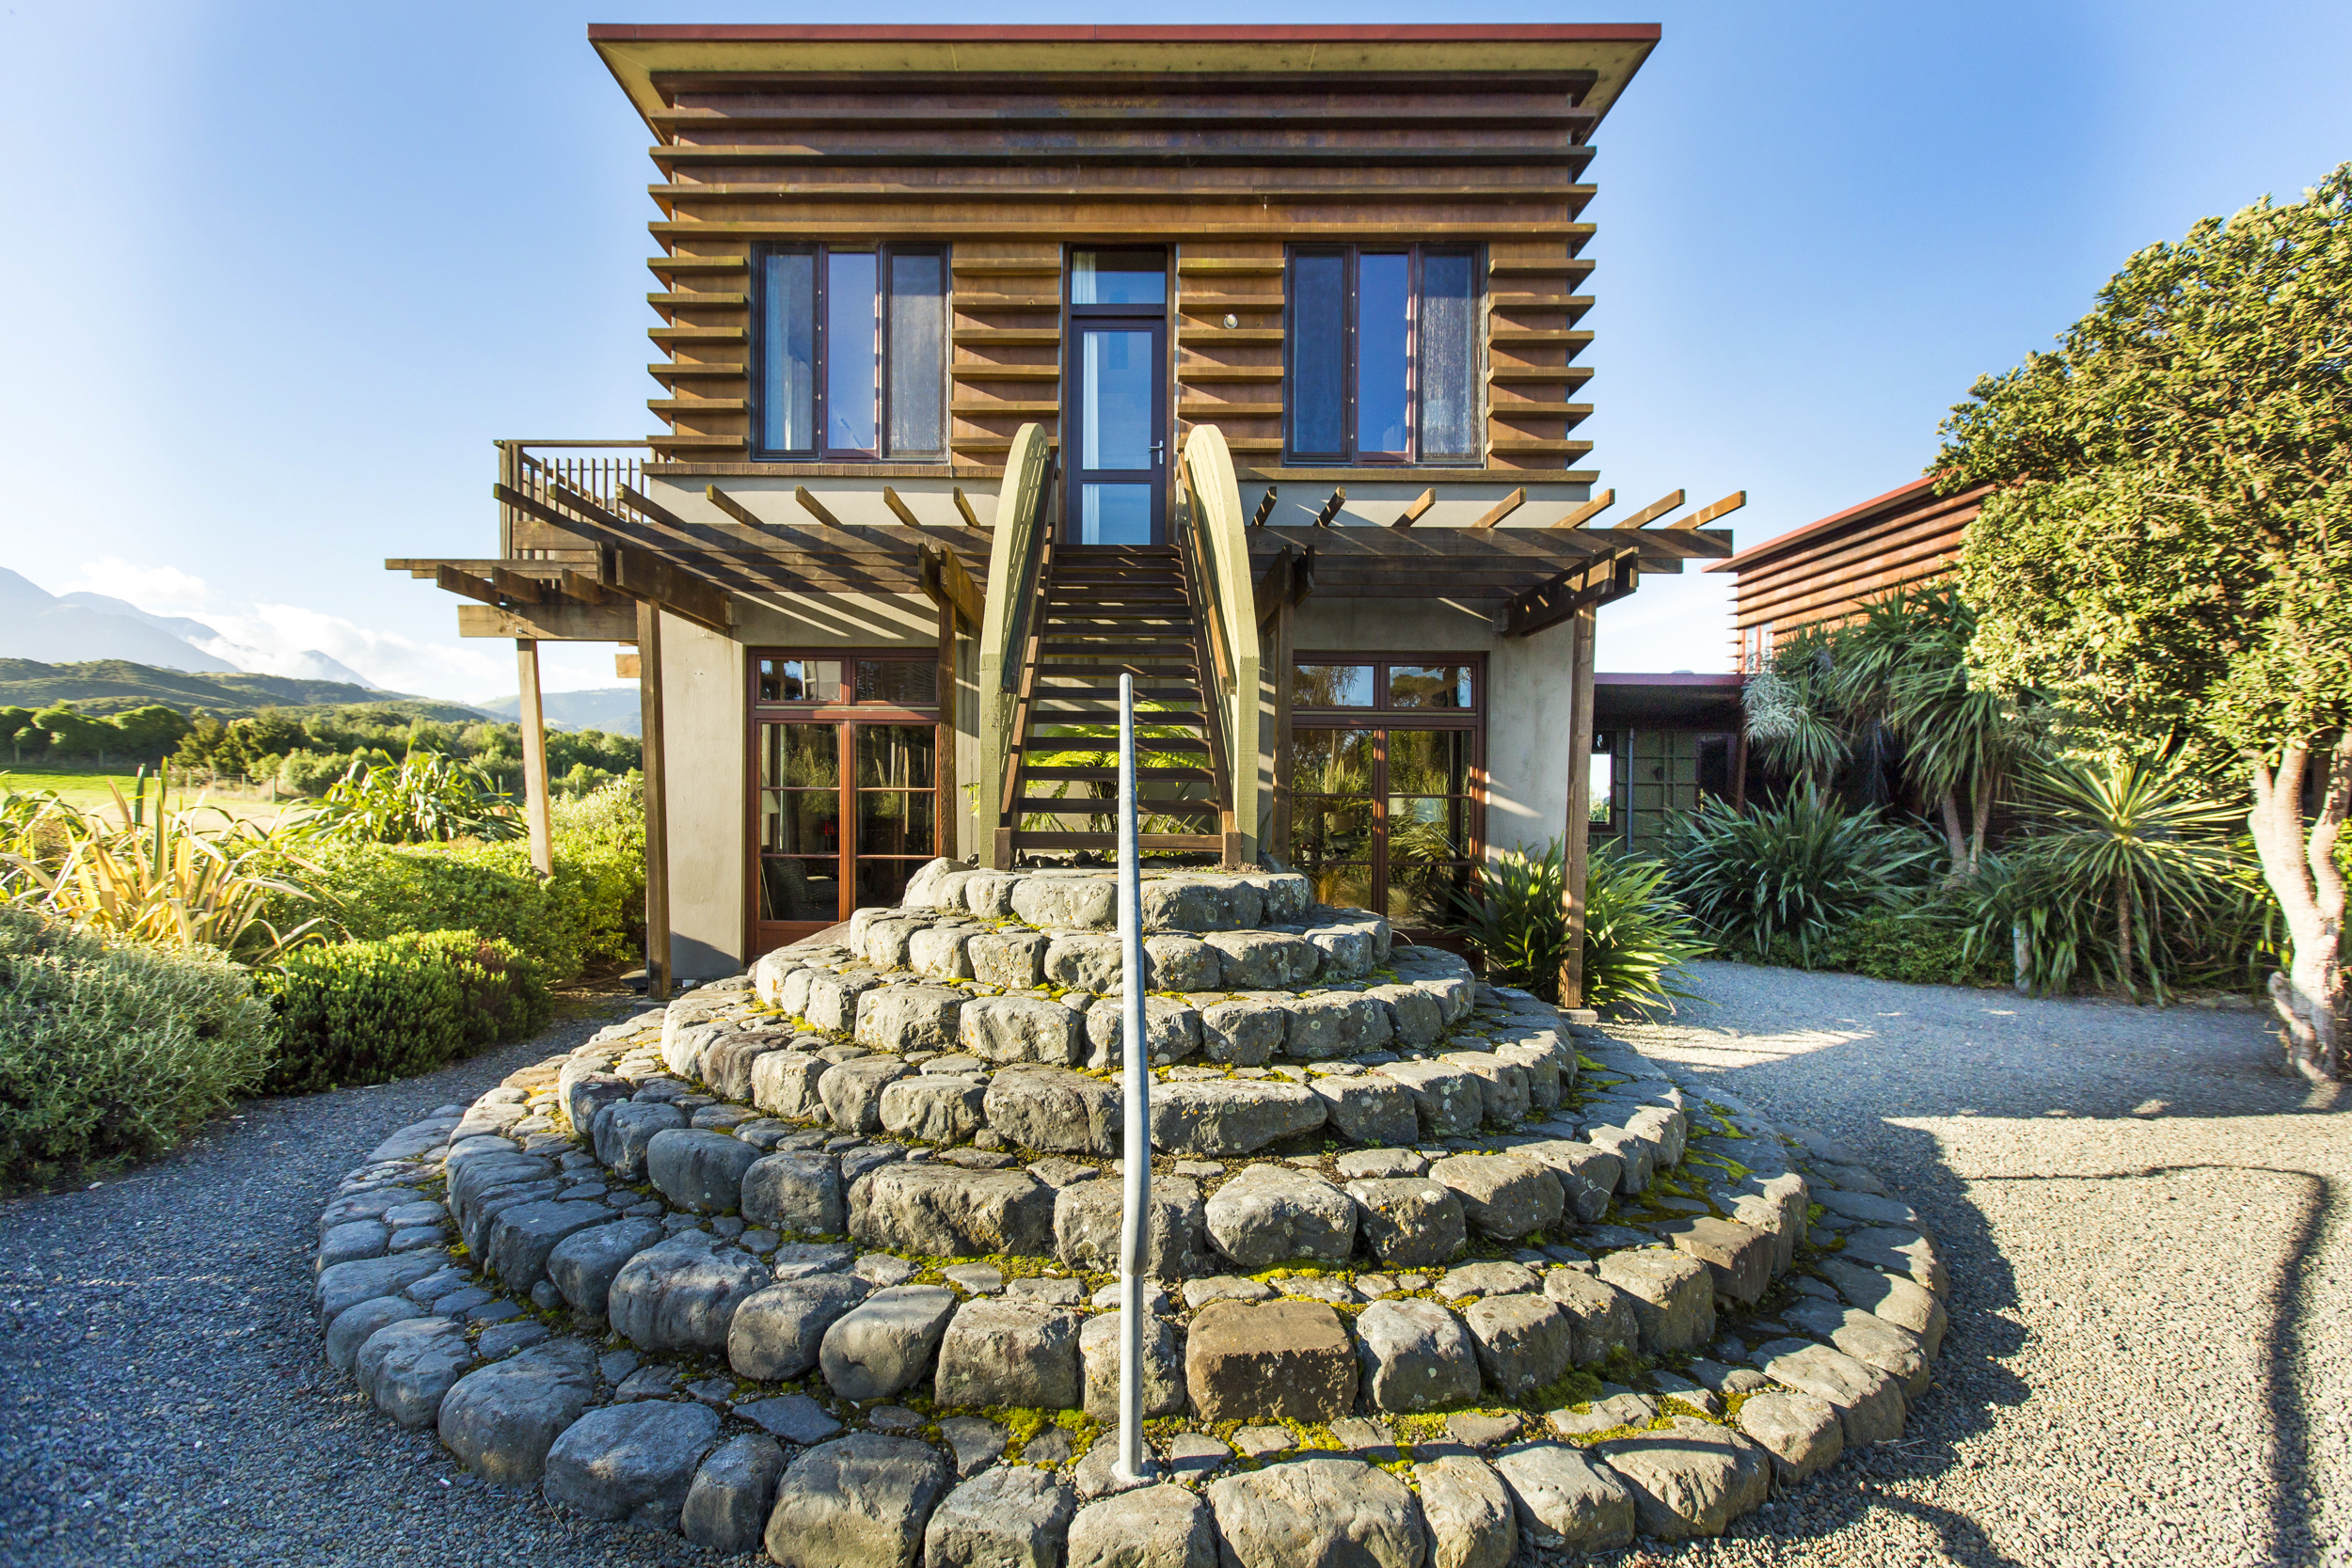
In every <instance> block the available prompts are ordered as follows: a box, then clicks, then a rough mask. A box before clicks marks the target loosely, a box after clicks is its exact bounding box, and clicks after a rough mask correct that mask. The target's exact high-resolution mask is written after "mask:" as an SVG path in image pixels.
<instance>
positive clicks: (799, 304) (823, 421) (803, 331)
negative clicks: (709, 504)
mask: <svg viewBox="0 0 2352 1568" xmlns="http://www.w3.org/2000/svg"><path fill="white" fill-rule="evenodd" d="M757 320H758V324H759V331H758V339H759V341H758V344H757V347H756V350H755V352H756V353H757V355H758V364H759V375H758V388H759V411H758V415H757V420H758V432H759V440H758V446H759V450H760V455H762V456H766V457H784V458H792V457H798V458H809V459H813V458H820V457H823V458H851V459H855V458H900V459H914V460H920V459H925V458H938V457H943V456H945V455H946V446H947V354H946V345H947V257H946V252H945V251H943V250H941V249H940V248H939V247H937V246H935V245H933V246H928V247H910V246H904V245H882V246H878V247H870V248H867V249H864V250H851V249H848V248H846V247H843V246H838V245H808V246H801V247H795V248H778V249H774V250H770V251H768V252H766V253H765V254H763V255H762V257H761V258H760V272H759V305H758V310H757Z"/></svg>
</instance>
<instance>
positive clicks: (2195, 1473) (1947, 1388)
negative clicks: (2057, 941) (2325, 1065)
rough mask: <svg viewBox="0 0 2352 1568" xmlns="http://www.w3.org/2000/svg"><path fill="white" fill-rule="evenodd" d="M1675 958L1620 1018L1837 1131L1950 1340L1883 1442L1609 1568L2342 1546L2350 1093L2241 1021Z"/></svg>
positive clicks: (2297, 1553) (2250, 1559)
mask: <svg viewBox="0 0 2352 1568" xmlns="http://www.w3.org/2000/svg"><path fill="white" fill-rule="evenodd" d="M1697 978H1698V984H1697V985H1696V986H1695V987H1693V988H1692V989H1694V990H1698V991H1700V992H1701V993H1702V994H1703V995H1704V996H1705V997H1706V1000H1705V1001H1704V1002H1700V1003H1697V1004H1686V1005H1685V1006H1684V1007H1683V1010H1682V1013H1681V1015H1680V1016H1679V1017H1678V1018H1677V1019H1675V1020H1673V1021H1672V1022H1670V1023H1668V1024H1666V1025H1663V1026H1658V1027H1650V1028H1633V1029H1627V1030H1624V1031H1623V1033H1624V1034H1625V1035H1626V1036H1627V1037H1629V1038H1630V1039H1631V1040H1632V1041H1633V1042H1634V1043H1635V1044H1637V1045H1639V1046H1640V1047H1641V1048H1642V1049H1643V1050H1645V1051H1646V1052H1648V1053H1650V1054H1651V1055H1653V1056H1655V1057H1659V1058H1661V1059H1671V1060H1674V1061H1677V1062H1682V1063H1686V1064H1688V1065H1690V1066H1692V1067H1693V1068H1697V1069H1702V1070H1704V1071H1707V1072H1710V1073H1720V1074H1722V1076H1723V1080H1724V1084H1725V1085H1727V1086H1728V1087H1730V1088H1731V1089H1732V1091H1733V1092H1734V1093H1737V1094H1739V1095H1741V1096H1743V1097H1745V1098H1747V1099H1750V1100H1753V1101H1756V1104H1757V1105H1759V1106H1760V1107H1762V1108H1763V1109H1764V1110H1765V1111H1767V1112H1768V1113H1769V1114H1771V1115H1772V1116H1774V1117H1779V1118H1781V1119H1783V1120H1784V1121H1786V1122H1793V1123H1797V1124H1801V1125H1804V1126H1809V1127H1813V1128H1815V1129H1817V1130H1819V1131H1820V1132H1828V1133H1831V1134H1833V1135H1835V1136H1836V1137H1839V1138H1842V1139H1844V1140H1845V1141H1846V1142H1848V1143H1850V1144H1851V1145H1852V1146H1853V1147H1854V1148H1855V1149H1856V1150H1857V1151H1858V1152H1859V1153H1861V1154H1862V1155H1863V1156H1864V1157H1865V1158H1866V1159H1867V1160H1868V1162H1869V1163H1870V1164H1872V1166H1873V1167H1874V1168H1875V1169H1876V1170H1877V1171H1878V1172H1879V1174H1880V1175H1881V1176H1882V1177H1883V1178H1884V1179H1885V1180H1886V1181H1887V1183H1888V1184H1889V1186H1890V1187H1892V1188H1895V1189H1897V1190H1898V1196H1902V1197H1904V1198H1905V1199H1907V1200H1908V1201H1909V1202H1910V1203H1912V1204H1913V1205H1914V1206H1915V1208H1917V1209H1918V1210H1919V1211H1920V1212H1921V1214H1922V1215H1923V1216H1924V1217H1925V1218H1926V1219H1927V1221H1928V1223H1929V1224H1930V1225H1931V1227H1933V1228H1934V1230H1935V1233H1936V1239H1937V1243H1938V1245H1939V1247H1940V1248H1941V1249H1942V1251H1943V1253H1944V1256H1945V1259H1946V1261H1947V1263H1948V1264H1949V1265H1950V1267H1951V1270H1952V1275H1953V1278H1954V1280H1955V1284H1954V1287H1953V1291H1952V1299H1951V1301H1950V1304H1949V1305H1950V1309H1951V1316H1952V1328H1951V1333H1950V1335H1949V1337H1948V1338H1946V1340H1945V1341H1944V1358H1943V1362H1942V1364H1941V1365H1940V1366H1939V1367H1938V1369H1937V1372H1936V1386H1935V1387H1934V1388H1933V1389H1932V1390H1931V1391H1930V1393H1929V1394H1928V1395H1927V1397H1926V1398H1925V1399H1923V1400H1921V1401H1920V1402H1917V1403H1915V1405H1914V1406H1913V1407H1912V1423H1911V1426H1910V1427H1909V1429H1908V1430H1907V1431H1906V1432H1905V1433H1904V1438H1903V1442H1902V1444H1901V1445H1900V1446H1896V1445H1887V1446H1884V1447H1882V1448H1879V1449H1872V1450H1869V1451H1868V1452H1867V1454H1866V1455H1864V1456H1863V1457H1862V1459H1861V1460H1860V1462H1859V1464H1858V1465H1857V1464H1856V1463H1855V1462H1853V1461H1851V1460H1850V1461H1849V1462H1848V1463H1847V1464H1846V1465H1843V1466H1841V1467H1840V1468H1839V1469H1838V1470H1836V1471H1835V1472H1833V1473H1832V1474H1831V1476H1829V1477H1828V1478H1826V1479H1827V1480H1828V1481H1830V1484H1829V1485H1828V1486H1826V1487H1821V1486H1816V1487H1814V1488H1811V1489H1803V1490H1800V1491H1799V1492H1797V1493H1796V1494H1795V1495H1794V1496H1793V1497H1789V1498H1787V1499H1784V1500H1782V1501H1779V1502H1777V1503H1775V1504H1774V1505H1773V1506H1772V1508H1771V1509H1770V1510H1768V1511H1767V1512H1765V1513H1760V1514H1757V1515H1755V1516H1753V1517H1751V1518H1750V1519H1748V1520H1746V1521H1743V1522H1742V1524H1741V1525H1740V1527H1739V1528H1738V1531H1737V1534H1736V1535H1735V1536H1734V1537H1731V1538H1726V1539H1725V1540H1724V1541H1721V1542H1716V1543H1710V1544H1703V1545H1696V1546H1690V1547H1684V1548H1681V1549H1679V1550H1677V1551H1676V1552H1674V1553H1671V1554H1661V1555H1660V1556H1658V1557H1656V1558H1649V1557H1644V1556H1643V1555H1642V1554H1639V1553H1635V1554H1631V1555H1630V1556H1629V1560H1632V1561H1649V1560H1668V1561H1674V1562H1677V1563H1693V1564H1695V1563H1710V1564H1712V1563H1725V1564H1729V1563H1740V1564H1750V1563H1805V1564H1814V1563H1824V1564H1826V1563H1836V1564H1851V1565H1853V1568H1863V1565H1869V1568H1889V1565H1894V1564H1907V1563H1945V1562H1953V1563H1963V1564H1967V1565H1969V1568H1979V1565H1993V1564H2012V1563H2014V1564H2021V1565H2030V1568H2042V1564H2074V1563H2150V1564H2195V1565H2197V1568H2222V1565H2235V1564H2241V1563H2249V1564H2250V1563H2264V1564H2268V1563H2294V1564H2306V1563H2311V1564H2322V1563H2324V1564H2330V1565H2335V1564H2344V1563H2352V1545H2347V1540H2348V1539H2352V1313H2347V1303H2352V1216H2347V1212H2346V1210H2347V1207H2348V1206H2352V1119H2347V1118H2346V1117H2344V1116H2342V1115H2340V1114H2336V1109H2335V1108H2336V1107H2337V1106H2340V1105H2344V1104H2346V1103H2347V1102H2352V1097H2345V1096H2344V1095H2343V1094H2342V1091H2341V1090H2338V1089H2326V1090H2311V1089H2309V1088H2308V1087H2307V1086H2306V1085H2302V1084H2301V1083H2300V1082H2299V1081H2291V1080H2289V1079H2286V1078H2283V1077H2280V1076H2279V1075H2277V1074H2276V1073H2274V1072H2273V1071H2272V1070H2271V1069H2270V1063H2271V1061H2272V1060H2273V1059H2274V1057H2275V1056H2276V1054H2277V1051H2276V1047H2275V1046H2274V1045H2273V1044H2272V1042H2271V1035H2270V1031H2269V1030H2268V1029H2267V1028H2266V1027H2265V1025H2264V1024H2263V1022H2262V1021H2261V1019H2260V1017H2259V1016H2257V1015H2255V1014H2252V1013H2249V1012H2220V1011H2212V1010H2207V1009H2203V1008H2197V1007H2178V1008H2171V1009H2168V1010H2165V1011H2155V1010H2152V1009H2149V1008H2143V1007H2125V1006H2106V1005H2103V1004H2098V1003H2088V1002H2035V1001H2031V1000H2027V999H2022V998H2019V997H2016V996H2013V995H2010V994H2009V993H2007V992H2003V991H1976V990H1952V989H1947V988H1943V987H1925V986H1900V985H1893V984H1889V983H1886V982H1883V981H1877V980H1865V979H1860V978H1856V977H1854V976H1851V975H1836V974H1798V973H1794V972H1791V971H1787V970H1771V969H1751V968H1747V967H1744V966H1741V965H1737V964H1723V963H1710V964H1702V965H1700V966H1698V971H1697Z"/></svg>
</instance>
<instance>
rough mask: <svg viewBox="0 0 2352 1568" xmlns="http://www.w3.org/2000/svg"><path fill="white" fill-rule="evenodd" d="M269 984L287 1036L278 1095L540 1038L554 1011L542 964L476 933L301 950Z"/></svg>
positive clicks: (411, 934)
mask: <svg viewBox="0 0 2352 1568" xmlns="http://www.w3.org/2000/svg"><path fill="white" fill-rule="evenodd" d="M266 986H267V989H268V990H269V992H270V995H271V999H272V1001H273V1002H274V1004H275V1005H276V1007H277V1010H278V1025H279V1029H280V1032H281V1037H282V1041H283V1044H282V1049H281V1051H280V1053H279V1056H278V1062H277V1065H276V1066H275V1068H274V1069H272V1070H271V1072H270V1075H269V1078H268V1081H267V1084H266V1087H267V1088H269V1089H270V1090H271V1091H272V1092H274V1093H281V1094H283V1093H294V1094H300V1093H308V1092H310V1091H313V1090H317V1089H324V1088H331V1087H334V1086H336V1085H344V1084H377V1083H382V1082H384V1081H385V1080H387V1079H390V1078H406V1077H410V1076H413V1075H414V1074H416V1073H420V1072H429V1071H431V1070H432V1069H435V1068H437V1067H440V1066H441V1065H443V1064H444V1063H446V1062H450V1061H453V1060H455V1059H456V1058H457V1057H458V1056H460V1055H464V1054H467V1053H470V1052H473V1051H478V1050H480V1049H482V1048H483V1047H484V1046H487V1045H494V1044H497V1043H498V1042H499V1041H501V1040H510V1039H519V1038H520V1037H523V1036H525V1035H528V1034H531V1033H532V1032H533V1031H534V1030H536V1029H538V1028H539V1027H540V1026H541V1025H542V1024H544V1023H546V1022H547V1021H548V1013H549V1011H550V1009H549V1006H548V990H547V985H546V983H545V982H544V981H543V980H542V979H541V978H540V976H539V974H538V970H537V966H536V965H535V964H533V963H532V960H531V959H530V958H526V957H525V956H524V955H523V954H522V953H520V952H518V951H517V950H516V947H515V945H514V943H512V942H504V941H501V940H499V939H497V938H494V937H492V938H485V937H482V936H480V935H477V934H476V933H474V932H472V931H406V932H402V933H400V934H399V935H396V936H389V937H386V938H384V939H383V940H382V941H380V942H339V943H336V944H334V945H332V946H316V947H306V948H302V949H299V950H297V951H296V952H294V953H293V954H291V955H289V956H288V958H287V959H286V961H285V963H284V964H283V965H282V966H281V967H280V968H279V969H278V970H277V971H276V972H275V973H274V974H270V975H269V976H268V977H267V981H266Z"/></svg>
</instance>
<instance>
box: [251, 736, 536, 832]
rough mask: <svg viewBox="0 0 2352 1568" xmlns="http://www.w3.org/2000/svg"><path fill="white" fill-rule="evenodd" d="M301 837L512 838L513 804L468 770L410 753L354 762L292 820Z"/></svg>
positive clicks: (517, 826)
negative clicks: (387, 760) (389, 761)
mask: <svg viewBox="0 0 2352 1568" xmlns="http://www.w3.org/2000/svg"><path fill="white" fill-rule="evenodd" d="M295 826H296V829H297V831H298V832H301V833H302V834H303V835H304V836H307V837H311V838H321V839H340V840H345V841H350V842H358V843H369V844H434V843H439V842H442V841H445V840H448V839H453V838H481V839H500V838H519V837H521V836H522V832H523V825H522V822H521V820H520V818H519V817H518V816H516V811H515V801H514V798H513V797H512V796H510V795H508V794H507V793H506V792H505V791H503V790H501V789H500V788H499V787H498V784H496V782H494V781H493V780H492V779H491V777H490V775H489V774H487V773H485V772H484V771H483V770H482V769H481V768H476V767H475V766H473V765H472V764H471V763H468V762H461V761H459V760H457V759H456V758H454V757H452V756H448V755H446V754H444V753H442V752H409V753H408V755H407V758H406V759H405V761H403V762H401V763H400V764H399V765H398V766H396V767H395V766H388V765H386V764H383V763H376V764H373V765H370V764H368V763H366V762H359V761H355V762H353V763H352V765H351V768H350V769H349V770H348V771H347V772H345V773H344V774H343V776H342V778H341V779H339V780H337V781H336V782H335V784H333V785H332V786H331V787H330V788H329V789H328V790H327V792H326V799H325V800H321V801H320V802H319V804H318V806H317V808H316V809H315V810H314V811H312V812H310V814H309V815H307V816H303V817H301V818H299V819H298V822H297V823H296V824H295Z"/></svg>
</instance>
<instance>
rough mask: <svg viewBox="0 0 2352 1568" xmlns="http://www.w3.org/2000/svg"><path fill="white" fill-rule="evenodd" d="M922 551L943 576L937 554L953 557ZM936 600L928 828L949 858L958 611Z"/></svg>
mask: <svg viewBox="0 0 2352 1568" xmlns="http://www.w3.org/2000/svg"><path fill="white" fill-rule="evenodd" d="M924 553H925V554H926V555H927V556H931V557H933V558H934V559H933V561H932V562H931V565H932V570H933V571H934V572H937V573H939V575H940V576H941V577H943V578H944V577H945V575H946V573H945V572H944V571H942V570H941V564H942V563H941V562H940V561H939V560H938V558H942V557H944V558H945V562H949V563H952V562H955V559H956V558H955V557H954V556H953V555H952V554H950V553H949V552H947V551H946V550H939V551H929V550H927V551H925V552H924ZM952 569H953V570H955V571H957V572H961V571H962V569H963V568H962V567H961V565H960V564H957V565H954V566H953V568H952ZM964 582H965V584H966V586H969V585H970V583H971V578H964ZM938 603H939V673H938V694H939V719H940V724H939V727H940V730H941V732H942V734H941V736H940V746H939V751H940V753H941V754H940V756H939V758H938V760H937V761H936V762H935V763H934V765H933V766H932V768H931V783H932V788H933V790H934V791H935V799H934V800H932V802H931V823H932V829H931V831H932V833H933V835H934V838H933V843H932V849H933V851H934V852H935V853H938V854H942V855H945V856H946V857H947V858H948V859H949V860H953V859H955V858H956V817H957V816H958V815H959V813H958V812H957V809H956V808H957V806H958V805H959V804H960V803H961V802H959V801H958V800H957V799H956V763H955V757H956V624H957V621H958V619H959V618H960V615H961V611H960V610H958V608H957V607H956V605H955V603H954V602H953V596H952V594H943V595H942V596H941V597H940V599H939V601H938ZM970 626H971V629H972V633H973V635H974V636H977V635H978V634H979V629H980V622H979V620H978V619H977V616H976V617H974V618H973V619H972V620H971V621H970Z"/></svg>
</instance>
